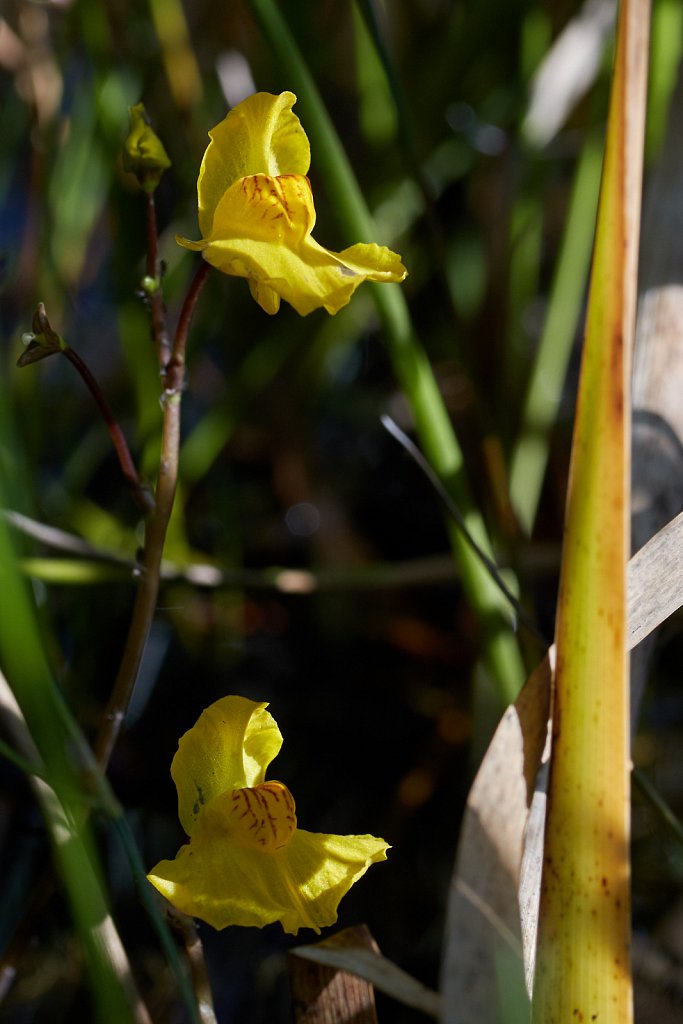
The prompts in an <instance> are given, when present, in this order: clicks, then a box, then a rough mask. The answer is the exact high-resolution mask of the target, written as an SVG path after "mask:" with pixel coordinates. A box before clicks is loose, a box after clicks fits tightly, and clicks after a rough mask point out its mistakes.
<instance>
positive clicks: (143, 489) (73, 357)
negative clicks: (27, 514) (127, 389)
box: [61, 345, 153, 513]
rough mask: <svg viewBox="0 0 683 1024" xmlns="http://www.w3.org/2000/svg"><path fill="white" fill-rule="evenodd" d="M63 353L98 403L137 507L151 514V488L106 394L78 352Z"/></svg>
mask: <svg viewBox="0 0 683 1024" xmlns="http://www.w3.org/2000/svg"><path fill="white" fill-rule="evenodd" d="M61 351H62V352H63V353H64V355H65V356H66V358H67V359H68V360H69V362H70V363H71V365H72V366H73V367H75V369H76V370H77V371H78V373H79V374H80V375H81V378H82V379H83V381H84V383H85V385H86V387H87V388H88V390H89V392H90V394H91V395H92V396H93V398H94V399H95V401H96V402H97V406H98V408H99V410H100V412H101V413H102V418H103V419H104V422H105V423H106V424H107V430H108V431H109V436H110V437H111V439H112V443H113V445H114V448H115V450H116V455H117V457H118V460H119V465H120V466H121V472H122V473H123V475H124V477H125V478H126V481H127V483H128V486H129V487H130V489H131V492H132V494H133V498H134V499H135V501H136V503H137V505H138V506H139V508H141V509H142V511H143V512H145V513H148V512H150V511H151V509H152V506H153V501H152V496H151V494H150V493H149V488H148V487H147V485H146V484H145V482H144V481H143V480H142V479H141V477H140V475H139V473H138V471H137V469H136V468H135V463H134V462H133V457H132V456H131V454H130V449H129V447H128V442H127V441H126V438H125V435H124V433H123V431H122V430H121V427H120V425H119V423H118V420H117V419H116V417H115V416H114V414H113V412H112V411H111V409H110V407H109V403H108V402H107V399H106V398H105V397H104V394H103V393H102V389H101V388H100V386H99V384H98V383H97V381H96V380H95V378H94V377H93V375H92V373H91V371H90V369H89V368H88V366H87V365H86V363H85V362H84V361H83V360H82V359H81V357H80V356H79V354H78V352H76V351H75V350H74V349H72V348H71V346H70V345H66V346H65V347H64V348H63V349H61Z"/></svg>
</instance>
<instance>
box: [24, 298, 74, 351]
mask: <svg viewBox="0 0 683 1024" xmlns="http://www.w3.org/2000/svg"><path fill="white" fill-rule="evenodd" d="M31 328H32V329H31V330H30V331H27V332H25V333H24V334H22V336H21V343H22V345H25V346H26V350H25V352H22V354H21V355H20V356H19V358H18V359H17V366H29V365H30V364H31V363H37V362H38V361H39V360H40V359H45V358H46V357H47V356H51V355H54V354H55V352H63V351H64V349H65V348H66V342H65V341H64V338H62V337H61V335H59V334H57V332H56V331H54V330H53V329H52V327H51V326H50V321H49V320H48V318H47V313H46V312H45V306H44V305H43V303H42V302H39V303H38V305H37V306H36V311H35V313H34V314H33V321H32V323H31Z"/></svg>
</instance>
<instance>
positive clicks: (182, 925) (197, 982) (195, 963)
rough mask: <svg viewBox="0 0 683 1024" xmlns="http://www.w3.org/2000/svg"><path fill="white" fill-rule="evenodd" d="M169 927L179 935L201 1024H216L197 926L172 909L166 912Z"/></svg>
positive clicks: (185, 915)
mask: <svg viewBox="0 0 683 1024" xmlns="http://www.w3.org/2000/svg"><path fill="white" fill-rule="evenodd" d="M168 916H169V920H170V923H171V926H172V927H173V928H175V930H176V931H177V932H178V933H179V934H180V936H181V938H182V940H183V945H184V946H185V955H186V957H187V962H188V964H189V965H190V977H191V980H192V988H193V989H194V995H195V999H196V1001H197V1009H198V1011H199V1017H200V1020H201V1022H202V1024H216V1011H215V1010H214V1006H213V996H212V995H211V984H210V982H209V974H208V971H207V969H206V960H205V959H204V946H203V945H202V940H201V939H200V937H199V932H198V931H197V925H196V924H195V923H194V921H193V920H192V918H191V917H188V916H187V914H183V913H182V912H181V911H179V910H177V909H176V908H175V907H172V908H171V909H170V910H169V912H168Z"/></svg>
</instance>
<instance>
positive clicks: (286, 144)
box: [197, 92, 311, 237]
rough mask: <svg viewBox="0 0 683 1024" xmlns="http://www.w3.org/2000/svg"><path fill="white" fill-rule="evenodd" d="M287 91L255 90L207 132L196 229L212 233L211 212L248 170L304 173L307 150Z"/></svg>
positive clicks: (304, 134) (199, 183)
mask: <svg viewBox="0 0 683 1024" xmlns="http://www.w3.org/2000/svg"><path fill="white" fill-rule="evenodd" d="M295 103H296V96H295V95H294V93H291V92H283V93H280V95H279V96H272V95H271V94H270V93H267V92H259V93H255V94H254V95H253V96H249V97H247V99H246V100H243V101H242V103H239V104H238V105H237V106H236V107H234V108H233V109H232V110H231V111H230V113H229V114H228V116H227V117H226V118H225V119H224V120H223V121H221V123H220V124H218V125H216V127H215V128H212V130H211V131H210V132H209V138H210V139H211V142H210V143H209V145H208V147H207V149H206V152H205V153H204V159H203V160H202V166H201V170H200V172H199V181H198V182H197V195H198V198H199V228H200V231H201V233H202V235H204V236H205V237H206V236H208V235H209V234H210V233H211V229H212V224H213V218H214V212H215V210H216V207H217V206H218V204H219V202H220V200H221V199H222V197H223V195H224V193H225V192H226V190H227V189H228V188H229V187H230V186H231V185H232V184H234V182H236V181H237V180H238V179H239V178H243V177H245V176H247V175H251V174H269V175H273V176H275V175H278V174H306V173H307V171H308V168H309V165H310V162H311V150H310V146H309V144H308V139H307V137H306V133H305V132H304V130H303V128H302V127H301V123H300V121H299V118H298V117H297V116H296V114H294V113H293V112H292V107H293V105H294V104H295Z"/></svg>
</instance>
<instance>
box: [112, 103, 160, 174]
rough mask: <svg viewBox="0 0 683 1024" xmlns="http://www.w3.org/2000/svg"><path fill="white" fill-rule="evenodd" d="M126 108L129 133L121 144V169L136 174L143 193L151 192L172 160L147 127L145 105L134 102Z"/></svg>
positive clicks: (148, 126) (150, 128)
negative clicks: (128, 118) (127, 110)
mask: <svg viewBox="0 0 683 1024" xmlns="http://www.w3.org/2000/svg"><path fill="white" fill-rule="evenodd" d="M128 109H129V112H130V131H129V132H128V135H127V136H126V140H125V142H124V143H123V167H124V170H126V171H130V173H131V174H134V175H135V177H136V178H137V179H138V182H139V183H140V186H141V187H142V188H144V190H145V192H154V190H155V188H156V187H157V185H158V184H159V182H160V180H161V175H162V174H163V173H164V171H165V170H167V169H168V168H169V167H170V166H171V161H170V160H169V158H168V153H167V152H166V150H165V149H164V147H163V145H162V142H161V140H160V138H159V136H158V135H157V134H156V132H155V131H154V130H153V129H152V127H151V126H150V123H149V118H148V117H147V112H146V110H145V107H144V104H142V103H137V104H136V105H135V106H134V107H129V108H128Z"/></svg>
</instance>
